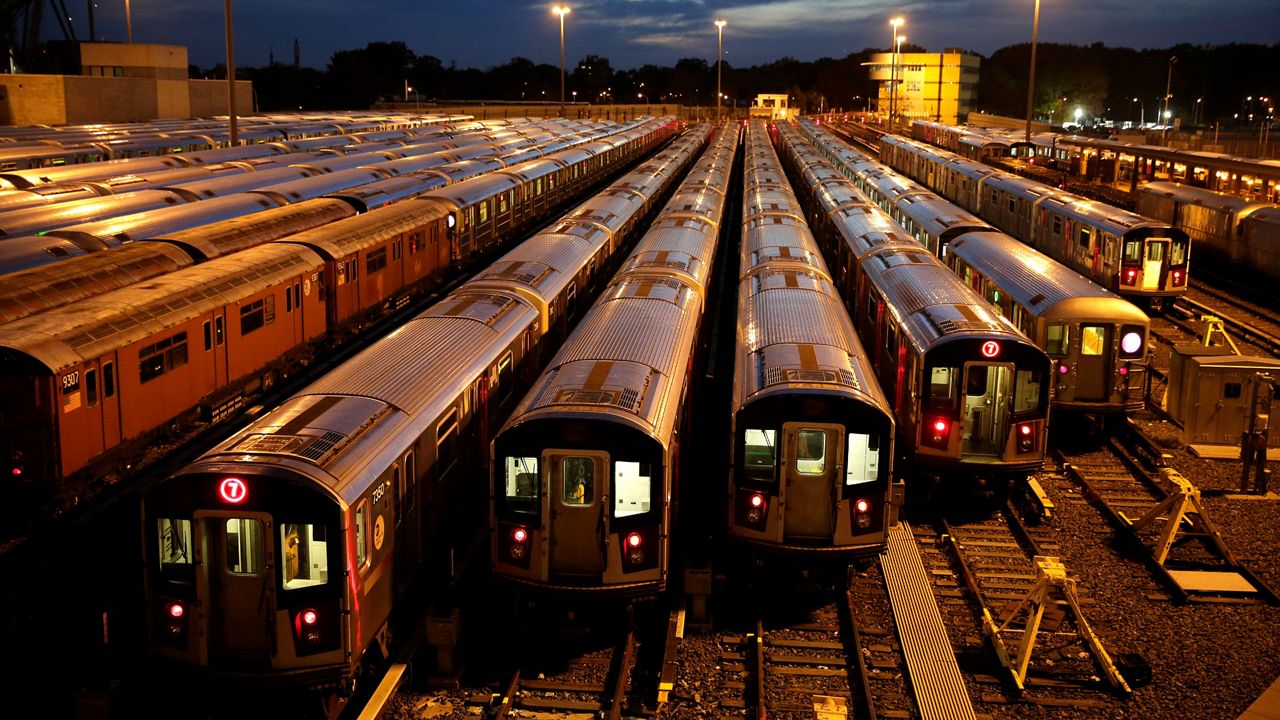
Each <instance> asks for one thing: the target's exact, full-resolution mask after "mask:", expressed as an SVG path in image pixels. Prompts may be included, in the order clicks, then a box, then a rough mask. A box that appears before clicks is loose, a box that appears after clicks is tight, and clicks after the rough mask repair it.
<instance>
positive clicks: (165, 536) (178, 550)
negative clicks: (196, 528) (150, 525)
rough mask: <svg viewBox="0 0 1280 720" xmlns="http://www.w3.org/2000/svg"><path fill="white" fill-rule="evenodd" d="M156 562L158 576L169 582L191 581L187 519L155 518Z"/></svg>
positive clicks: (189, 522) (192, 565) (192, 560)
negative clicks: (158, 570) (158, 567)
mask: <svg viewBox="0 0 1280 720" xmlns="http://www.w3.org/2000/svg"><path fill="white" fill-rule="evenodd" d="M156 532H157V538H156V539H157V540H158V541H159V542H158V543H157V545H156V561H157V564H158V565H159V566H160V576H161V577H163V578H164V579H165V580H171V581H179V582H181V581H190V580H192V579H193V578H192V576H191V573H192V569H193V567H194V559H193V558H192V557H191V550H192V546H191V521H190V520H188V519H187V518H157V519H156Z"/></svg>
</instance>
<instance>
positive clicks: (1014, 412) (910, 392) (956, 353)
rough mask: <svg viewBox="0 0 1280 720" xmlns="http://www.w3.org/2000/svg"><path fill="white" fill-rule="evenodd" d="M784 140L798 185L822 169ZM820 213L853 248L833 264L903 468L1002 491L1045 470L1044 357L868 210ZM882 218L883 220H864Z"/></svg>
mask: <svg viewBox="0 0 1280 720" xmlns="http://www.w3.org/2000/svg"><path fill="white" fill-rule="evenodd" d="M779 138H780V142H781V144H782V145H783V147H784V149H785V153H784V155H786V156H787V162H788V163H789V164H791V165H792V167H793V175H794V174H795V173H794V169H795V168H797V167H798V166H799V164H800V163H801V162H808V163H820V162H824V161H823V160H821V159H818V158H815V157H813V156H812V155H804V156H802V155H801V154H800V153H799V152H798V151H795V150H793V148H796V147H798V146H800V145H801V144H802V142H803V141H802V140H800V137H799V134H797V133H796V132H794V131H792V130H791V129H790V128H787V127H782V128H780V132H779ZM824 154H825V153H824ZM814 197H818V198H821V197H823V195H822V194H816V195H815V196H814ZM823 210H824V211H827V212H829V213H830V216H831V219H832V226H831V228H832V231H833V232H835V233H837V234H838V235H839V237H840V238H841V241H842V244H844V245H846V246H847V248H848V249H847V250H842V251H841V253H842V254H841V256H840V258H839V261H838V262H837V263H836V264H835V265H836V267H837V268H839V273H840V277H839V284H840V287H841V289H842V291H843V292H844V294H845V302H846V305H847V306H848V307H849V311H850V316H851V317H852V318H853V323H854V327H855V329H856V330H857V332H858V335H859V336H860V337H861V339H862V342H863V346H864V347H865V348H866V350H867V353H868V356H869V358H870V360H871V363H872V365H873V366H874V367H875V369H876V373H877V376H878V377H879V379H880V383H881V387H882V389H883V390H884V393H885V395H886V397H888V399H889V402H890V404H891V405H892V406H893V408H894V413H895V417H896V420H897V438H898V439H897V445H896V450H897V453H898V456H899V457H900V458H903V459H905V460H907V461H909V462H910V463H911V465H912V466H913V467H915V468H917V469H919V470H920V471H922V472H925V473H930V474H934V475H937V476H938V477H940V478H942V479H944V480H945V479H949V478H950V477H951V476H952V475H961V476H966V477H971V478H977V479H980V480H987V481H994V482H995V483H996V486H997V490H998V489H999V488H1000V487H1002V486H1003V483H1005V482H1006V481H1007V480H1009V479H1010V478H1011V477H1013V476H1014V475H1015V474H1018V473H1025V472H1030V471H1033V470H1035V469H1036V468H1039V467H1040V466H1041V464H1042V463H1043V460H1044V447H1045V429H1046V421H1047V417H1048V409H1049V404H1048V394H1049V382H1048V372H1049V360H1048V357H1047V356H1046V355H1045V353H1044V352H1043V351H1042V350H1040V349H1039V348H1037V347H1036V346H1035V345H1033V344H1032V343H1031V342H1030V341H1028V340H1027V339H1026V338H1025V337H1023V336H1022V334H1021V333H1020V332H1018V330H1017V329H1016V328H1015V327H1014V326H1013V325H1012V324H1010V323H1009V321H1008V320H1006V319H1004V318H1003V317H1001V316H1000V315H999V314H998V313H997V312H996V311H995V309H994V308H992V307H991V306H990V305H989V304H987V302H986V301H984V300H983V299H982V298H981V297H979V296H978V295H977V294H976V293H975V292H974V291H973V290H971V289H969V287H968V286H966V285H965V284H964V283H962V282H961V281H960V280H959V279H958V278H956V277H955V275H953V274H952V273H951V271H950V270H949V269H948V268H947V267H946V266H945V265H943V264H942V263H941V262H940V261H939V260H938V259H937V258H936V257H935V256H934V255H933V253H931V252H930V251H929V250H928V249H926V248H924V247H923V246H921V245H920V244H918V243H916V242H914V241H911V240H908V239H906V238H904V237H902V236H901V235H897V234H895V233H893V232H891V231H886V229H885V228H886V226H885V223H889V220H888V218H885V217H884V216H883V214H881V213H880V211H878V209H877V208H876V207H875V206H873V205H872V204H870V203H866V204H864V205H862V206H861V207H856V206H855V204H853V203H846V204H845V205H842V206H838V207H824V208H823ZM875 214H881V219H880V220H878V221H871V220H869V219H868V217H869V216H870V215H875ZM890 224H891V223H890Z"/></svg>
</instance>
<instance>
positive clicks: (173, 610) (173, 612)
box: [168, 602, 187, 620]
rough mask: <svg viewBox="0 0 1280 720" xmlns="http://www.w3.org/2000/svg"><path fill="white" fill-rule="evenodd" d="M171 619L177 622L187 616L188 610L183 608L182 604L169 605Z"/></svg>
mask: <svg viewBox="0 0 1280 720" xmlns="http://www.w3.org/2000/svg"><path fill="white" fill-rule="evenodd" d="M168 610H169V617H171V618H173V619H174V620H177V619H179V618H181V617H182V616H183V615H186V614H187V609H186V608H184V607H182V603H179V602H175V603H169V609H168Z"/></svg>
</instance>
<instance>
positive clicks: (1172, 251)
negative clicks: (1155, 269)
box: [1169, 240, 1187, 265]
mask: <svg viewBox="0 0 1280 720" xmlns="http://www.w3.org/2000/svg"><path fill="white" fill-rule="evenodd" d="M1186 262H1187V241H1186V240H1174V241H1173V242H1172V243H1170V245H1169V264H1170V265H1183V264H1185V263H1186Z"/></svg>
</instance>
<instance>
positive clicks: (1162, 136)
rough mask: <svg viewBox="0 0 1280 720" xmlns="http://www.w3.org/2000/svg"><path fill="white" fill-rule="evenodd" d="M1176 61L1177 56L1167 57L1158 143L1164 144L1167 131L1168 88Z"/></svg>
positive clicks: (1171, 81) (1171, 84)
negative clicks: (1162, 117)
mask: <svg viewBox="0 0 1280 720" xmlns="http://www.w3.org/2000/svg"><path fill="white" fill-rule="evenodd" d="M1176 62H1178V56H1177V55H1174V56H1172V57H1170V58H1169V75H1168V77H1166V78H1165V81H1164V124H1162V125H1161V126H1160V144H1161V145H1164V144H1165V134H1166V133H1167V132H1169V89H1170V88H1171V87H1172V86H1173V64H1174V63H1176Z"/></svg>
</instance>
